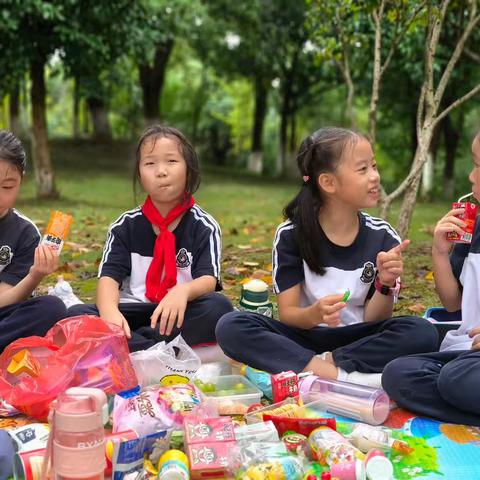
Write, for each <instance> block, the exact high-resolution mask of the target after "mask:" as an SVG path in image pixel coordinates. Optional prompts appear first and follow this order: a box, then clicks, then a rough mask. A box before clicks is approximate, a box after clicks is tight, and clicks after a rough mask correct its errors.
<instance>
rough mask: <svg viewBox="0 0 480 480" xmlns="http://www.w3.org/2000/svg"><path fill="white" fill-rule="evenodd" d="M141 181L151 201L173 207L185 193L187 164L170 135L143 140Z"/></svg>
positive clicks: (140, 169)
mask: <svg viewBox="0 0 480 480" xmlns="http://www.w3.org/2000/svg"><path fill="white" fill-rule="evenodd" d="M139 173H140V182H141V184H142V187H143V189H144V190H145V192H147V193H148V194H149V195H150V197H151V199H152V200H153V203H154V204H157V205H164V206H170V207H171V208H173V207H174V206H175V205H176V204H178V203H180V202H181V201H182V199H183V197H184V195H185V188H186V182H187V163H186V162H185V159H184V158H183V155H182V153H181V148H180V144H179V142H178V141H177V140H176V139H174V138H170V137H159V138H156V139H151V140H146V141H145V143H144V144H143V145H142V148H141V156H140V163H139Z"/></svg>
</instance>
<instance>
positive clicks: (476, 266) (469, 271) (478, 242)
mask: <svg viewBox="0 0 480 480" xmlns="http://www.w3.org/2000/svg"><path fill="white" fill-rule="evenodd" d="M450 264H451V266H452V272H453V275H454V276H455V278H456V279H457V282H458V286H459V287H460V290H461V291H462V323H461V324H460V327H459V328H458V330H451V331H449V332H447V334H446V335H445V338H444V339H443V342H442V344H441V346H440V350H441V351H444V350H470V348H471V347H472V341H473V339H472V338H470V337H469V336H468V332H469V331H470V330H471V329H472V328H473V327H478V326H480V222H479V221H478V217H477V223H476V225H475V231H474V232H473V237H472V243H471V244H470V245H468V244H462V243H456V244H455V246H454V247H453V250H452V252H451V254H450Z"/></svg>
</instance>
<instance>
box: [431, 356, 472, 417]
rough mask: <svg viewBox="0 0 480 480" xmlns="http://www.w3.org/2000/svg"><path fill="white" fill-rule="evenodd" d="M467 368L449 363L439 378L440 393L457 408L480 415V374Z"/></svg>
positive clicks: (460, 364) (456, 363)
mask: <svg viewBox="0 0 480 480" xmlns="http://www.w3.org/2000/svg"><path fill="white" fill-rule="evenodd" d="M467 367H468V365H465V364H462V362H459V361H455V360H453V361H451V362H449V363H447V364H446V365H445V366H444V367H443V368H442V370H441V372H440V375H439V376H438V380H437V387H438V391H439V392H440V394H441V395H442V397H443V399H444V400H446V401H447V402H448V403H450V404H452V405H455V407H457V408H459V409H461V410H466V411H476V412H477V413H480V391H479V390H478V385H479V384H480V373H479V374H476V372H475V373H472V372H471V371H466V368H467Z"/></svg>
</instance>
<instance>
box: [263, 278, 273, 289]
mask: <svg viewBox="0 0 480 480" xmlns="http://www.w3.org/2000/svg"><path fill="white" fill-rule="evenodd" d="M260 280H263V281H264V282H265V283H266V284H267V285H268V286H269V287H271V286H272V285H273V279H272V276H271V275H266V276H265V277H262V278H261V279H260Z"/></svg>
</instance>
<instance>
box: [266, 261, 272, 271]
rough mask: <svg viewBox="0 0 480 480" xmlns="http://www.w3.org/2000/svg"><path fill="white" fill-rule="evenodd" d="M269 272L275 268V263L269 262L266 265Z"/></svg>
mask: <svg viewBox="0 0 480 480" xmlns="http://www.w3.org/2000/svg"><path fill="white" fill-rule="evenodd" d="M265 268H266V269H267V270H268V271H269V272H271V271H272V270H273V265H272V264H271V263H269V264H268V265H267V266H266V267H265Z"/></svg>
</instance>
